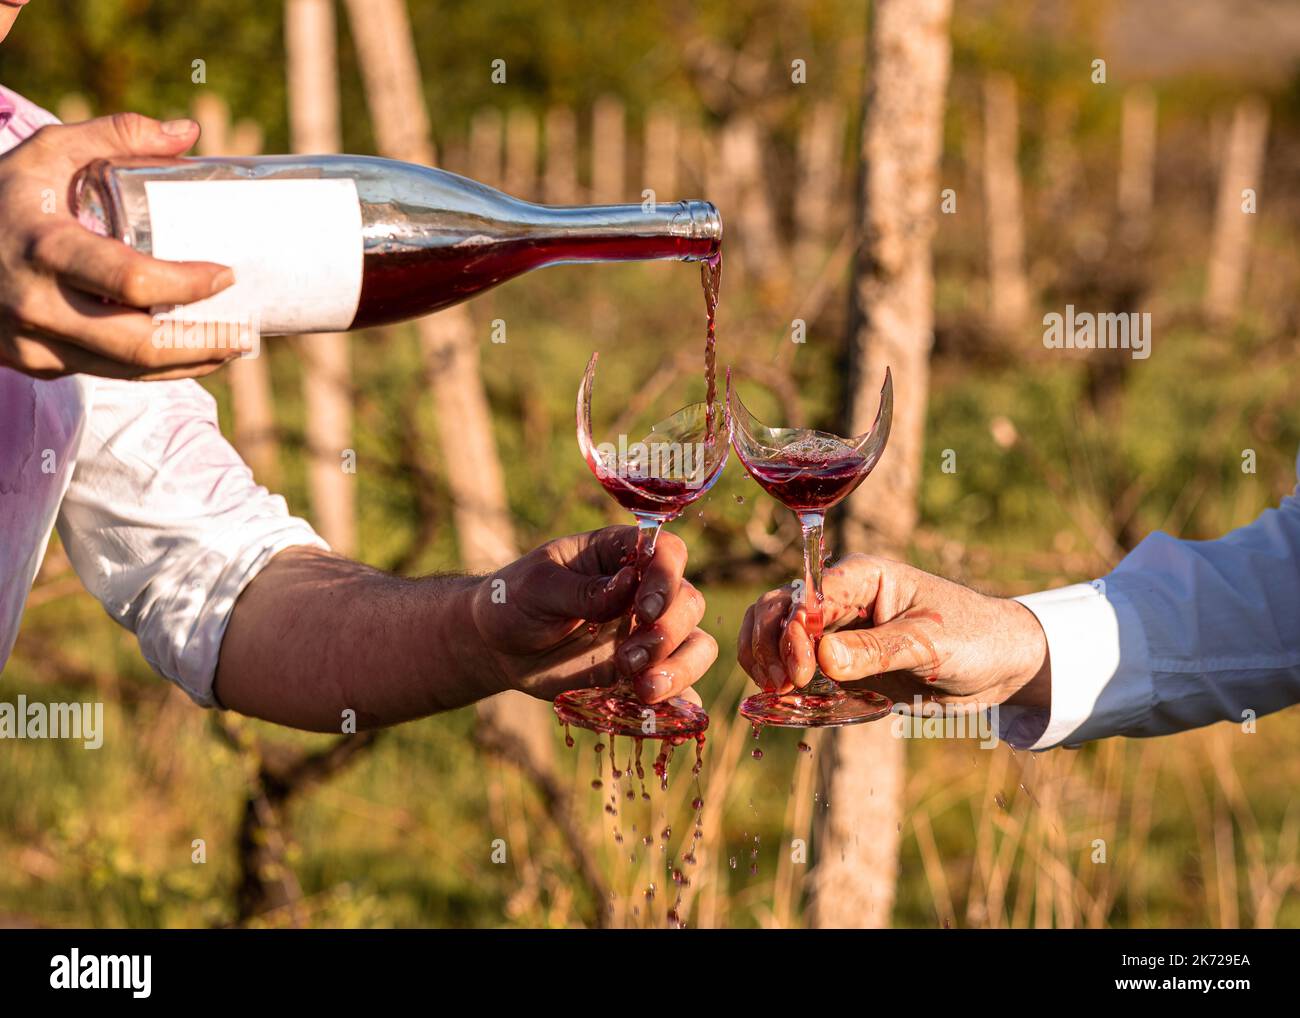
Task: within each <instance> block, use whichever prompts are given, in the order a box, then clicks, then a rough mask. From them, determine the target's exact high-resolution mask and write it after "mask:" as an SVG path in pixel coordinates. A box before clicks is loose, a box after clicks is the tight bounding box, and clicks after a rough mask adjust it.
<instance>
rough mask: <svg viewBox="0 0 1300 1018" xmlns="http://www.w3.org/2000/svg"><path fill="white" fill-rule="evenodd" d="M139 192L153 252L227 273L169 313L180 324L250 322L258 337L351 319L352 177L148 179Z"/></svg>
mask: <svg viewBox="0 0 1300 1018" xmlns="http://www.w3.org/2000/svg"><path fill="white" fill-rule="evenodd" d="M145 196H146V197H147V198H148V200H149V219H150V225H151V230H152V234H153V255H154V257H155V258H163V259H166V260H168V261H206V262H217V263H219V264H221V265H229V266H230V267H231V268H232V269H234V270H235V284H234V285H233V286H231V287H230V288H229V289H226V290H223V291H222V292H221V293H219V294H217V295H216V296H215V297H210V298H208V299H207V300H201V301H198V302H197V303H194V304H188V305H186V306H185V307H184V308H183V309H181V310H180V311H179V312H178V314H180V315H183V317H184V319H185V320H186V321H191V322H192V321H205V320H206V321H213V322H247V321H249V320H250V319H251V320H253V321H254V322H255V324H256V327H257V328H258V329H259V330H260V332H261V333H263V334H265V335H284V334H288V333H302V332H339V331H342V330H344V329H346V328H347V327H348V326H349V325H351V324H352V320H353V318H355V317H356V313H357V305H358V303H359V302H360V299H361V270H362V262H363V258H364V249H363V241H362V236H361V203H360V201H359V200H358V198H357V184H356V181H354V180H351V179H348V178H344V179H330V180H150V181H147V182H146V183H145ZM254 316H256V317H255V318H254Z"/></svg>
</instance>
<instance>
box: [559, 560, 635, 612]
mask: <svg viewBox="0 0 1300 1018" xmlns="http://www.w3.org/2000/svg"><path fill="white" fill-rule="evenodd" d="M636 588H637V577H636V570H635V569H633V568H632V567H631V566H627V567H625V568H623V569H620V570H619V571H618V572H617V573H615V574H614V575H613V576H601V575H596V576H592V575H590V574H587V573H579V572H574V571H573V570H572V569H565V568H563V567H561V568H559V569H556V570H555V571H554V573H553V574H552V575H550V576H548V577H547V578H546V583H545V589H543V590H541V591H540V592H539V596H538V598H537V601H536V602H535V603H536V604H537V605H538V606H539V607H540V608H542V610H543V611H545V612H546V614H548V615H550V616H553V617H556V618H563V619H585V620H586V621H588V622H609V621H610V620H612V619H616V618H618V617H619V616H620V615H622V614H623V613H624V612H626V611H627V610H628V608H629V607H630V606H631V604H632V595H633V593H635V591H636Z"/></svg>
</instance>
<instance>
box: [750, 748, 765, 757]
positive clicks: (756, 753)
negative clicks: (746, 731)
mask: <svg viewBox="0 0 1300 1018" xmlns="http://www.w3.org/2000/svg"><path fill="white" fill-rule="evenodd" d="M749 755H750V756H752V757H753V758H754V759H755V760H762V759H763V751H762V750H761V749H759V748H758V747H757V746H755V747H754V749H753V751H752V752H751V753H750V754H749Z"/></svg>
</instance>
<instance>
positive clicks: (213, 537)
mask: <svg viewBox="0 0 1300 1018" xmlns="http://www.w3.org/2000/svg"><path fill="white" fill-rule="evenodd" d="M58 530H59V536H60V537H61V539H62V541H63V544H64V546H65V548H66V549H67V553H68V557H69V559H70V560H71V562H72V565H73V568H75V569H76V571H77V574H78V576H80V578H81V580H82V582H83V583H84V584H85V585H86V587H87V589H89V590H90V592H91V593H92V594H94V595H95V597H96V598H97V599H98V600H99V601H100V603H101V604H103V605H104V608H105V609H106V610H107V611H108V613H109V615H111V616H112V617H113V618H114V619H115V620H116V621H117V622H119V623H120V624H121V625H123V626H125V627H126V628H127V629H129V630H131V631H132V632H133V633H134V634H135V635H136V639H137V640H138V641H139V644H140V650H141V652H142V653H143V655H144V657H145V659H146V660H147V661H148V662H149V664H150V665H151V666H152V667H153V668H154V670H155V671H157V672H158V673H159V674H161V675H162V676H164V677H165V678H167V679H169V680H171V681H172V682H175V683H176V684H177V685H178V686H180V687H181V688H182V689H183V690H185V692H186V693H187V694H189V696H190V697H191V698H192V699H194V701H195V702H197V703H199V704H201V705H203V706H215V703H216V701H215V700H214V698H213V694H212V683H213V678H214V676H215V674H216V668H217V659H218V656H219V654H220V652H221V641H222V638H223V636H224V635H225V631H226V625H227V624H228V622H229V620H230V615H231V612H232V611H233V609H234V606H235V601H236V599H237V598H238V597H239V595H240V593H241V591H243V589H244V587H246V586H247V585H248V583H249V582H250V581H251V580H252V579H253V577H255V576H256V575H257V574H258V573H259V572H260V571H261V570H262V569H263V568H265V566H266V564H267V563H268V562H269V561H270V560H271V559H272V558H273V557H274V556H275V555H276V554H277V553H279V552H281V551H283V550H284V549H286V548H290V547H295V546H304V545H305V546H312V547H319V548H325V547H327V545H326V544H325V542H324V541H323V540H321V538H320V537H319V536H317V534H316V533H315V531H313V530H312V528H311V526H310V525H309V524H308V523H307V522H306V521H304V520H302V519H298V518H296V517H294V516H291V515H290V513H289V510H288V507H287V506H286V504H285V501H284V499H283V498H281V497H280V496H279V495H273V494H271V493H270V492H268V491H267V490H266V489H265V488H263V487H261V486H260V485H258V484H257V483H256V482H255V481H254V480H253V475H252V471H250V470H249V468H248V466H247V465H246V464H245V463H244V461H243V460H242V459H241V458H240V456H239V454H238V453H237V452H236V451H235V450H234V448H232V447H231V445H230V444H229V443H228V442H227V441H226V440H225V438H223V437H222V435H221V431H220V429H219V428H218V426H217V413H216V404H215V402H214V400H213V399H212V397H211V396H210V395H209V394H208V393H207V392H206V391H205V390H204V389H203V388H202V387H200V386H199V385H198V384H197V383H195V382H193V381H188V380H186V381H179V382H123V381H111V380H104V379H98V380H96V382H95V386H94V393H93V397H92V403H91V409H90V414H89V418H88V420H87V423H86V429H85V432H84V436H83V438H82V441H81V445H80V447H79V449H78V453H77V465H76V468H75V470H74V471H73V476H72V482H71V485H70V487H69V489H68V493H67V495H66V497H65V498H64V501H63V505H62V507H61V509H60V514H59V519H58Z"/></svg>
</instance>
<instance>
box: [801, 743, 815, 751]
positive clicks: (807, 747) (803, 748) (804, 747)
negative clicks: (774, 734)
mask: <svg viewBox="0 0 1300 1018" xmlns="http://www.w3.org/2000/svg"><path fill="white" fill-rule="evenodd" d="M799 752H800V753H811V752H812V747H811V746H810V745H808V743H806V742H800V743H799Z"/></svg>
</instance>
